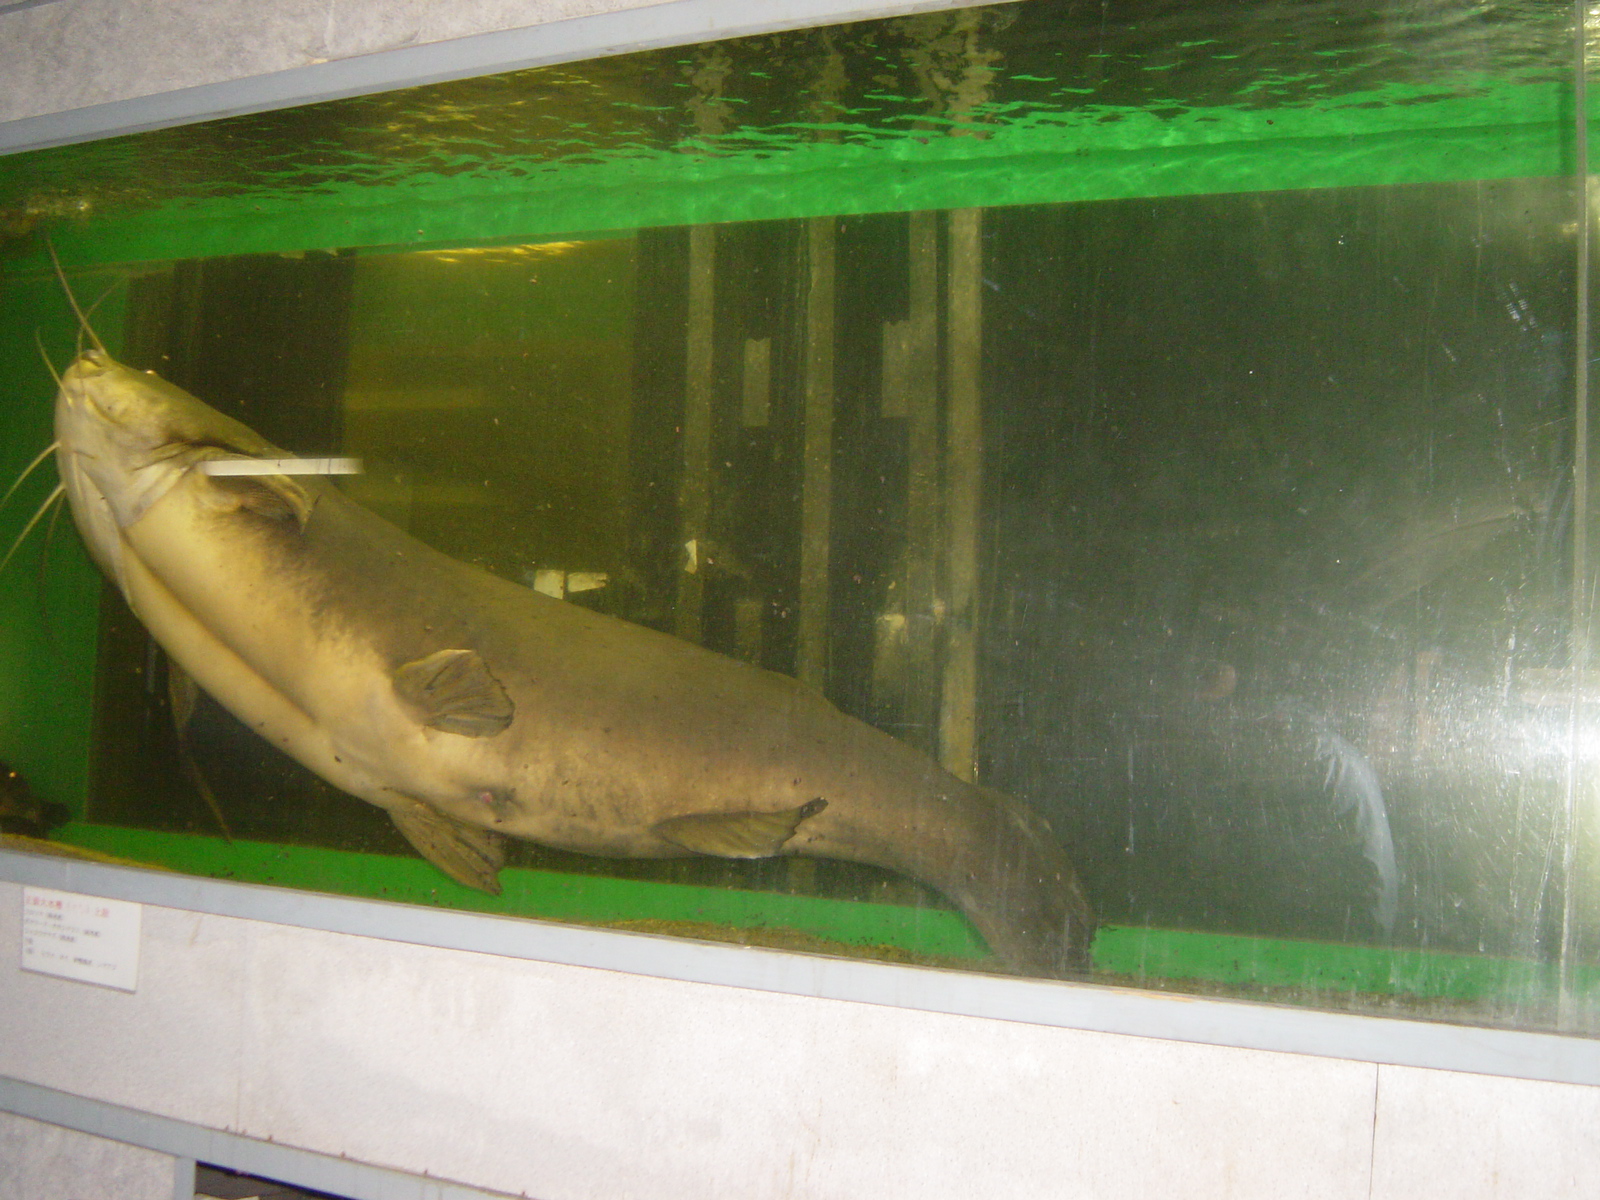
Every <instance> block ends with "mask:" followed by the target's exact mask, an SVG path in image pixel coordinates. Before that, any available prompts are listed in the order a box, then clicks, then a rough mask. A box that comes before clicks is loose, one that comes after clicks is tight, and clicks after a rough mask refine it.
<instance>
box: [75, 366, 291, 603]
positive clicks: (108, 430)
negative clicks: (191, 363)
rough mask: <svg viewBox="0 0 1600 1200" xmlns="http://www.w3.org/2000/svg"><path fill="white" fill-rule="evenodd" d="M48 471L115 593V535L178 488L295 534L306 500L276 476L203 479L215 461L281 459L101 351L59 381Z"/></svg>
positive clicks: (233, 424)
mask: <svg viewBox="0 0 1600 1200" xmlns="http://www.w3.org/2000/svg"><path fill="white" fill-rule="evenodd" d="M55 424H56V442H57V449H56V464H57V469H58V470H59V471H60V474H61V480H62V483H63V484H64V485H65V487H66V489H67V492H68V495H69V497H70V499H71V501H72V511H73V514H74V516H75V517H77V519H78V526H79V528H80V529H81V530H82V532H83V536H84V539H85V541H86V542H88V544H89V548H90V551H91V553H92V554H93V556H94V558H95V560H96V561H97V562H98V563H99V564H100V566H101V567H102V568H103V569H104V570H106V572H107V573H108V574H110V575H111V576H112V577H113V578H114V579H116V580H117V581H118V582H119V583H120V582H121V578H122V572H121V570H120V558H121V554H122V552H123V544H122V531H123V530H126V529H128V528H129V527H131V526H132V525H134V524H135V523H136V522H138V520H139V519H140V518H141V517H143V516H144V514H145V513H146V512H148V511H149V510H150V508H151V506H152V505H154V504H156V503H157V502H158V501H160V500H161V499H162V498H163V497H165V496H166V495H168V494H169V493H170V492H171V491H172V490H173V489H174V488H177V487H193V488H199V489H202V490H203V494H204V496H205V498H206V501H207V503H208V504H210V505H212V506H215V507H217V508H219V509H238V508H254V509H257V510H260V509H261V508H262V507H263V506H266V507H269V508H271V509H273V510H274V511H273V512H272V513H271V514H270V515H273V516H278V515H293V516H294V517H296V518H297V519H298V520H299V521H300V522H301V523H302V524H303V523H304V521H305V519H306V517H307V516H308V515H309V513H310V509H311V504H312V500H311V498H310V496H309V495H308V494H307V493H306V492H305V490H304V489H303V488H301V487H300V486H299V485H298V484H297V483H295V482H294V481H293V480H291V479H288V478H286V477H283V476H265V477H259V478H255V479H236V478H232V477H225V476H218V477H212V476H210V475H207V474H205V472H204V470H203V466H202V464H204V463H205V462H207V461H208V460H212V459H223V458H282V457H284V456H285V455H284V452H283V451H282V450H279V449H278V448H277V447H275V446H273V445H272V444H271V443H270V442H268V441H267V440H266V439H265V438H263V437H261V436H260V435H259V434H257V433H256V432H255V431H254V430H252V429H250V428H249V427H248V426H246V425H244V424H241V423H240V422H238V421H235V420H233V419H232V418H231V417H227V416H224V415H223V414H222V413H219V412H217V410H216V409H214V408H212V407H210V406H209V405H207V404H205V403H203V402H202V401H200V400H198V399H196V398H195V397H194V396H191V395H190V394H189V393H188V392H186V391H184V390H183V389H182V388H180V387H178V386H177V385H176V384H173V383H169V382H167V381H166V380H165V379H162V378H161V377H160V376H159V375H157V374H156V373H155V372H153V371H136V370H134V369H133V368H132V367H129V366H126V365H125V364H123V363H120V362H118V361H117V360H116V359H114V358H112V357H111V355H109V354H107V353H106V352H105V351H104V350H103V349H100V348H95V349H92V350H87V351H85V352H84V353H83V354H81V355H79V356H78V358H77V359H76V360H75V361H74V362H73V363H72V365H71V366H69V367H68V368H67V369H66V371H64V372H63V373H62V376H61V389H60V391H59V392H58V393H57V396H56V416H55Z"/></svg>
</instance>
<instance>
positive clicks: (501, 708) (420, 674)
mask: <svg viewBox="0 0 1600 1200" xmlns="http://www.w3.org/2000/svg"><path fill="white" fill-rule="evenodd" d="M394 690H395V694H396V695H397V696H399V697H400V699H401V700H402V701H404V702H405V703H406V704H407V705H409V706H410V707H411V708H412V709H414V710H415V711H416V712H417V713H418V720H420V721H421V722H422V723H423V724H424V725H427V726H430V727H432V728H434V729H440V730H443V731H444V732H445V733H459V734H461V736H463V737H493V736H494V735H495V734H497V733H499V732H500V731H501V730H503V729H505V727H506V726H507V725H509V724H511V718H512V717H514V716H515V715H516V711H517V710H516V706H515V705H514V704H512V703H511V697H510V696H508V695H506V689H505V688H503V687H501V686H500V681H499V680H498V679H496V678H495V677H494V675H493V674H492V673H491V672H490V670H489V665H488V664H487V663H486V662H484V661H483V658H482V656H481V655H480V654H479V653H478V652H477V651H476V650H436V651H434V652H433V653H432V654H430V655H428V656H427V657H426V658H419V659H416V660H415V661H414V662H408V663H406V665H405V666H403V667H401V668H400V669H399V670H397V671H396V672H395V673H394Z"/></svg>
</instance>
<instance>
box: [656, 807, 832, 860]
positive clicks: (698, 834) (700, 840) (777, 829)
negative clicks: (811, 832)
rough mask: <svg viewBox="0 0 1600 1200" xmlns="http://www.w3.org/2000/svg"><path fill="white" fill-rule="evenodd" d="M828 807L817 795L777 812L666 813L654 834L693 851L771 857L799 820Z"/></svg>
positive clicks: (736, 855)
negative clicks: (665, 817) (672, 814)
mask: <svg viewBox="0 0 1600 1200" xmlns="http://www.w3.org/2000/svg"><path fill="white" fill-rule="evenodd" d="M827 807H828V802H827V801H826V800H823V799H822V798H820V797H818V798H817V799H815V800H807V801H806V802H805V803H804V804H802V805H800V806H799V807H798V808H786V809H783V810H782V811H780V812H769V813H764V812H732V813H690V814H688V815H687V816H682V817H669V818H667V820H665V821H661V822H659V823H658V824H657V825H656V827H655V833H656V834H657V836H659V837H662V838H664V839H666V840H667V841H669V842H671V843H672V844H673V845H674V846H682V847H683V848H684V849H685V850H693V851H694V852H695V853H696V854H714V855H716V856H717V857H718V858H771V857H772V856H773V855H775V854H781V853H782V852H783V844H784V843H785V842H787V841H788V840H789V839H790V838H792V837H793V836H794V831H795V830H796V829H797V828H799V826H800V822H801V821H804V820H805V819H806V818H807V817H814V816H816V815H817V814H818V813H819V812H821V811H822V810H823V809H825V808H827Z"/></svg>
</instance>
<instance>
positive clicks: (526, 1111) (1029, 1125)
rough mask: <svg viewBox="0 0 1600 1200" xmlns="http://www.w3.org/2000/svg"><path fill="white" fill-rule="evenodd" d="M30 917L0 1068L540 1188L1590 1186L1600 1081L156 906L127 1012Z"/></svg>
mask: <svg viewBox="0 0 1600 1200" xmlns="http://www.w3.org/2000/svg"><path fill="white" fill-rule="evenodd" d="M19 905H20V889H19V888H18V887H17V886H16V885H11V884H5V885H0V1075H5V1076H10V1077H13V1078H16V1079H21V1080H24V1081H27V1082H30V1083H36V1084H42V1085H45V1086H48V1087H52V1088H58V1089H62V1090H65V1091H68V1092H72V1093H75V1094H78V1095H83V1096H88V1097H90V1098H93V1099H98V1100H104V1101H109V1102H111V1103H115V1104H120V1105H126V1106H129V1107H133V1108H138V1109H143V1110H145V1111H151V1112H155V1113H158V1114H160V1115H163V1116H169V1117H174V1118H178V1119H180V1120H184V1121H189V1122H193V1123H195V1124H199V1125H203V1126H207V1127H210V1128H215V1129H223V1130H228V1131H232V1132H237V1133H242V1134H245V1135H247V1136H251V1137H256V1138H262V1139H269V1138H270V1139H272V1140H273V1141H274V1142H276V1143H278V1144H280V1145H290V1146H298V1147H302V1148H305V1149H308V1150H314V1151H317V1152H320V1153H324V1154H330V1155H341V1154H342V1155H347V1156H349V1157H350V1158H353V1159H357V1160H361V1161H365V1162H369V1163H373V1164H377V1165H380V1166H387V1167H394V1168H398V1169H401V1170H406V1171H411V1172H423V1171H426V1172H428V1173H430V1174H432V1175H433V1176H435V1177H443V1178H445V1179H454V1180H457V1181H460V1182H463V1183H469V1184H473V1185H475V1186H478V1187H482V1188H485V1189H490V1190H497V1191H504V1192H510V1193H513V1194H516V1193H520V1192H526V1193H527V1194H529V1195H531V1196H537V1197H541V1198H542V1200H590V1198H592V1200H600V1198H602V1197H603V1198H606V1200H612V1198H616V1197H625V1196H626V1197H651V1198H660V1200H675V1198H679V1197H681V1198H683V1200H690V1198H693V1200H706V1198H708V1197H722V1196H728V1197H739V1198H740V1200H765V1198H772V1200H777V1198H778V1197H783V1198H786V1200H804V1198H809V1197H817V1198H823V1197H827V1198H832V1197H839V1198H844V1197H861V1196H873V1197H881V1198H883V1200H896V1198H900V1197H905V1198H907V1200H910V1198H913V1197H915V1198H916V1200H939V1198H944V1197H949V1198H955V1197H962V1198H966V1197H972V1196H1004V1197H1008V1198H1011V1197H1016V1198H1025V1197H1052V1198H1054V1197H1130V1196H1159V1195H1171V1196H1182V1197H1186V1198H1189V1197H1195V1198H1205V1197H1244V1198H1249V1197H1263V1198H1267V1197H1270V1198H1273V1200H1277V1198H1280V1197H1289V1196H1294V1197H1350V1198H1352V1200H1354V1198H1357V1197H1360V1198H1367V1197H1381V1198H1383V1200H1389V1198H1394V1200H1399V1198H1401V1197H1416V1196H1427V1195H1438V1196H1451V1197H1479V1196H1483V1197H1488V1196H1495V1197H1521V1196H1531V1195H1538V1196H1566V1195H1573V1196H1576V1195H1588V1194H1592V1186H1590V1187H1587V1188H1586V1186H1585V1185H1586V1184H1591V1185H1592V1181H1593V1180H1594V1179H1596V1178H1600V1137H1597V1136H1596V1134H1595V1131H1596V1130H1597V1129H1600V1089H1591V1088H1585V1087H1574V1086H1568V1085H1560V1084H1545V1083H1529V1082H1524V1081H1520V1080H1505V1079H1491V1078H1486V1077H1482V1076H1472V1075H1462V1074H1454V1073H1450V1072H1439V1071H1427V1070H1419V1069H1403V1068H1393V1067H1379V1066H1376V1065H1374V1064H1371V1063H1363V1062H1351V1061H1344V1060H1338V1059H1326V1058H1316V1057H1312V1056H1307V1055H1293V1054H1281V1053H1270V1052H1265V1051H1257V1050H1237V1049H1229V1048H1224V1047H1215V1046H1206V1045H1195V1044H1189V1043H1183V1042H1169V1041H1161V1040H1157V1039H1152V1038H1137V1037H1126V1036H1120V1035H1115V1034H1105V1033H1091V1032H1083V1031H1076V1030H1069V1029H1058V1028H1050V1027H1044V1026H1036V1025H1028V1024H1021V1023H1014V1022H1004V1021H992V1020H984V1019H980V1018H974V1017H961V1016H949V1015H943V1014H938V1013H927V1012H917V1011H909V1010H900V1009H894V1008H887V1007H879V1006H874V1005H867V1004H856V1003H850V1002H844V1001H835V1000H819V999H812V998H807V997H803V996H793V995H785V994H776V993H767V992H759V991H749V990H744V989H739V988H730V987H720V986H714V985H707V984H695V983H684V982H677V981H672V980H663V979H655V978H647V977H640V976H632V975H626V974H622V973H618V972H611V971H601V970H595V969H590V968H581V967H568V966H560V965H554V964H545V963H537V962H528V961H523V960H520V959H510V958H502V957H498V956H495V955H487V954H475V953H467V952H462V951H452V950H440V949H434V948H429V947H421V946H413V945H405V944H399V943H392V942H385V941H379V940H376V939H372V938H363V937H354V936H350V935H345V934H333V933H323V932H313V931H307V930H302V929H295V928H289V927H284V926H277V925H272V924H267V923H264V922H257V921H246V920H238V919H234V918H225V917H215V916H198V915H195V914H192V913H187V912H181V911H177V910H173V909H162V908H148V909H146V911H145V920H144V929H145V945H144V958H143V963H142V966H141V982H140V987H139V991H138V992H137V993H134V994H131V995H129V994H124V993H120V992H114V991H109V990H105V989H101V988H96V987H92V986H88V985H83V984H76V983H71V982H67V981H64V980H58V979H54V978H50V977H45V976H40V975H33V974H27V973H23V972H21V971H20V970H18V968H17V962H18V945H17V936H18V934H17V930H18V916H17V914H18V909H19ZM0 1194H3V1193H0Z"/></svg>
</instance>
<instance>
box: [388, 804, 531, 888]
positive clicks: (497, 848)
mask: <svg viewBox="0 0 1600 1200" xmlns="http://www.w3.org/2000/svg"><path fill="white" fill-rule="evenodd" d="M389 816H390V817H391V818H393V820H394V823H395V827H396V828H397V829H399V830H400V832H401V833H403V834H404V835H405V839H406V841H408V842H410V843H411V844H412V846H414V847H416V851H417V853H418V854H420V855H422V857H423V858H425V859H427V860H428V861H429V862H431V863H432V864H433V865H434V866H436V867H438V868H439V870H441V871H443V872H444V873H445V874H446V875H448V876H450V878H451V879H454V880H455V881H456V882H457V883H464V884H466V885H467V886H468V887H470V888H477V889H478V890H479V891H480V892H488V893H489V894H490V895H491V896H498V895H499V894H500V868H501V867H503V866H505V862H506V853H505V839H504V838H502V837H501V836H500V835H499V834H498V833H495V832H494V831H493V830H489V829H479V828H478V827H477V826H476V825H468V824H466V823H465V822H463V821H457V820H456V819H455V818H454V817H447V816H446V815H445V814H444V813H442V812H440V811H439V810H438V809H437V808H434V807H433V806H432V805H431V804H424V803H423V802H422V801H420V800H410V799H408V800H407V801H406V802H404V803H403V804H402V805H401V806H400V807H398V808H391V809H389Z"/></svg>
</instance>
